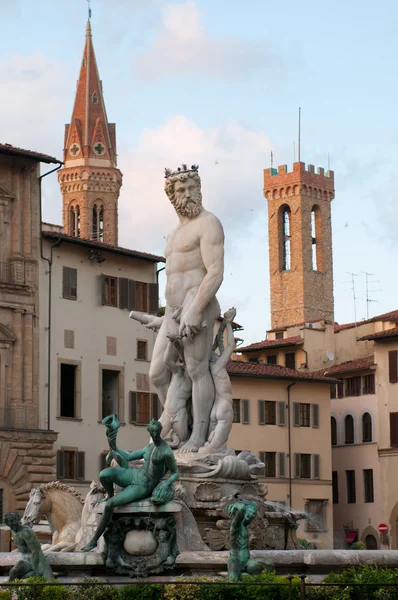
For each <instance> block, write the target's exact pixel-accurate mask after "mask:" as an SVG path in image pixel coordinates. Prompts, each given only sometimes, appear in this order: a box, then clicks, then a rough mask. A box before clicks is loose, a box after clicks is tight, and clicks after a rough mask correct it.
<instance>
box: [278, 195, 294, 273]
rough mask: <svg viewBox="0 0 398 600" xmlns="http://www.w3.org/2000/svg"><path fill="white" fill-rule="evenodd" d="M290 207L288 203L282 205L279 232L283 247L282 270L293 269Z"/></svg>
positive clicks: (281, 246)
mask: <svg viewBox="0 0 398 600" xmlns="http://www.w3.org/2000/svg"><path fill="white" fill-rule="evenodd" d="M290 216H291V213H290V208H289V206H287V204H284V205H283V206H281V209H280V221H279V233H280V237H279V239H280V248H281V270H282V271H290V269H291V237H290Z"/></svg>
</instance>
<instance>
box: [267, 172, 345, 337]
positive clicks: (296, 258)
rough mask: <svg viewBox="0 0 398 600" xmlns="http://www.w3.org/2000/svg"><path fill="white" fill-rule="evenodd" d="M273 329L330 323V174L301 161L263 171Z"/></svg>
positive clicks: (331, 182)
mask: <svg viewBox="0 0 398 600" xmlns="http://www.w3.org/2000/svg"><path fill="white" fill-rule="evenodd" d="M264 196H265V198H266V199H267V200H268V233H269V236H268V237H269V261H270V287H271V322H272V328H273V329H278V328H279V327H280V328H283V327H286V326H288V325H294V324H297V323H305V322H310V321H318V320H319V321H320V320H327V321H333V319H334V302H333V259H332V228H331V201H332V200H333V198H334V173H333V171H326V172H325V170H324V169H323V168H318V169H317V170H316V171H315V168H314V166H313V165H308V166H307V167H306V165H305V164H304V163H302V162H296V163H294V164H293V170H291V171H288V169H287V166H286V165H282V166H280V167H278V168H277V169H274V168H270V169H265V170H264Z"/></svg>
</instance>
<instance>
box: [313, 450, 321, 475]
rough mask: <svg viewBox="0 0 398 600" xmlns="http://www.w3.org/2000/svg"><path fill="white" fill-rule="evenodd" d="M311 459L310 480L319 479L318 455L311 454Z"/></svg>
mask: <svg viewBox="0 0 398 600" xmlns="http://www.w3.org/2000/svg"><path fill="white" fill-rule="evenodd" d="M311 459H312V465H311V478H312V479H319V477H320V475H319V462H320V455H319V454H312V455H311Z"/></svg>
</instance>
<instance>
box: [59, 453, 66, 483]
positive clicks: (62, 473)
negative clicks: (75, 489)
mask: <svg viewBox="0 0 398 600" xmlns="http://www.w3.org/2000/svg"><path fill="white" fill-rule="evenodd" d="M64 465H65V463H64V451H63V450H58V451H57V479H63V478H64V477H65V470H64Z"/></svg>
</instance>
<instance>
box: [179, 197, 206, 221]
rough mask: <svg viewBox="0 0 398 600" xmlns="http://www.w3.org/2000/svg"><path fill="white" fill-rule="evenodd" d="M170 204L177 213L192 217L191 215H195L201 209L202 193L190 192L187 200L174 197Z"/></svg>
mask: <svg viewBox="0 0 398 600" xmlns="http://www.w3.org/2000/svg"><path fill="white" fill-rule="evenodd" d="M172 204H173V206H174V208H175V210H176V213H177V214H178V215H180V216H181V217H189V218H190V219H192V218H193V217H197V216H198V214H199V213H200V211H201V210H202V194H201V193H200V191H198V192H196V193H195V194H192V196H191V197H190V198H188V200H187V199H186V198H182V199H181V200H177V199H175V200H174V202H172Z"/></svg>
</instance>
